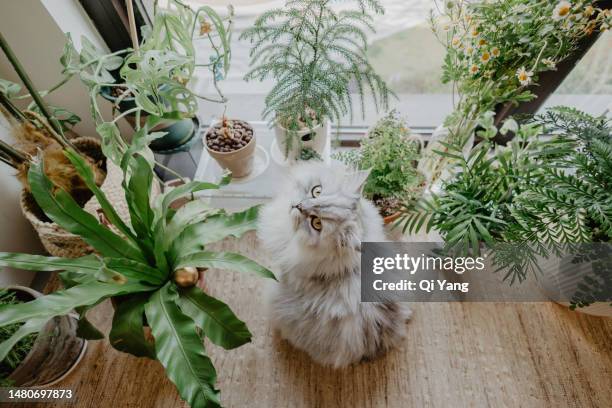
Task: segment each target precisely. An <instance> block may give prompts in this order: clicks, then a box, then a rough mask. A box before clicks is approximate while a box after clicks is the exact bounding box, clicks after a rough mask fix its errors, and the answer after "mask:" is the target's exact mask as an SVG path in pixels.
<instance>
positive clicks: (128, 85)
mask: <svg viewBox="0 0 612 408" xmlns="http://www.w3.org/2000/svg"><path fill="white" fill-rule="evenodd" d="M128 17H129V18H130V19H132V20H133V18H134V16H133V15H132V14H130V15H129V16H128ZM232 17H233V9H232V8H231V7H229V15H228V17H227V18H222V17H221V16H219V14H217V13H216V12H215V11H214V10H213V9H212V8H210V7H208V6H203V7H200V8H198V9H197V10H193V9H192V8H191V7H189V6H188V5H186V4H184V3H183V2H181V1H178V0H171V1H170V3H169V6H168V7H167V8H165V9H161V8H159V7H157V3H156V7H155V12H154V17H153V23H152V26H151V27H146V29H143V40H142V41H141V42H140V43H139V42H138V39H137V38H133V40H132V41H133V43H134V48H133V49H125V50H121V51H117V52H114V53H111V54H105V53H104V52H102V51H101V50H99V49H97V48H96V47H95V46H94V45H93V44H92V43H91V42H90V41H88V40H87V39H83V40H82V49H81V51H80V52H77V50H76V49H75V47H74V45H73V43H72V41H71V39H70V36H68V38H67V43H66V46H65V49H64V53H63V56H62V58H61V62H62V64H63V66H64V70H63V72H64V74H65V75H67V76H72V75H75V74H78V75H79V76H80V78H81V80H82V81H83V82H84V83H85V84H86V85H87V86H88V88H89V90H90V100H91V104H92V110H93V111H94V118H95V119H96V122H97V123H98V125H99V133H101V135H102V137H103V138H105V137H108V138H111V137H114V136H115V135H116V134H117V133H118V130H117V129H116V125H115V124H116V122H117V120H118V119H119V118H126V119H127V120H128V121H129V122H130V123H131V124H132V125H133V126H134V127H135V129H138V128H140V126H142V125H143V123H144V121H145V120H146V117H147V116H149V115H152V116H157V117H161V118H163V119H164V120H163V121H162V122H160V123H159V124H158V125H157V127H156V129H154V130H155V131H163V132H165V133H166V134H165V135H164V137H160V138H157V139H156V140H154V141H153V142H151V148H152V149H153V150H154V151H156V152H159V153H167V152H172V151H176V150H178V149H185V148H186V147H188V146H189V145H190V143H191V142H192V141H193V140H195V135H196V133H197V131H198V129H199V126H200V123H199V121H198V119H197V110H198V104H197V99H202V100H206V101H209V102H215V103H226V102H227V99H226V98H225V96H223V94H222V93H221V90H220V88H219V86H218V81H220V80H222V79H223V77H224V76H225V75H227V73H228V70H229V67H230V56H231V49H230V40H231V24H232ZM200 39H201V40H206V41H208V42H209V44H210V47H211V49H212V52H213V54H212V55H211V56H210V62H209V63H206V64H198V63H196V55H195V48H194V45H193V41H195V40H200ZM198 68H205V69H208V70H210V72H211V76H212V79H213V83H214V87H215V90H216V91H217V92H218V95H219V96H218V99H215V98H209V97H205V96H201V95H197V94H195V93H194V92H193V91H191V90H190V89H189V88H188V87H187V84H188V83H189V82H190V81H191V79H192V77H193V75H194V74H195V71H196V69H198ZM116 70H119V76H120V79H121V80H120V81H119V82H117V81H116V79H115V77H114V76H113V75H111V72H112V71H116ZM98 94H101V95H102V96H103V97H104V98H105V99H107V100H109V101H111V102H112V103H113V106H114V107H115V108H116V109H117V110H118V111H119V112H120V115H118V116H116V117H115V118H113V120H112V121H111V122H106V121H105V120H104V118H103V117H102V115H101V113H100V110H99V108H98V106H97V101H96V96H97V95H98Z"/></svg>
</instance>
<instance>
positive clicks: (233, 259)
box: [175, 251, 276, 280]
mask: <svg viewBox="0 0 612 408" xmlns="http://www.w3.org/2000/svg"><path fill="white" fill-rule="evenodd" d="M185 266H193V267H196V268H218V269H229V270H232V271H236V272H249V273H255V274H257V275H260V276H263V277H264V278H269V279H274V280H276V278H275V277H274V274H273V273H272V271H270V270H269V269H267V268H264V267H263V266H261V265H260V264H258V263H257V262H255V261H252V260H251V259H249V258H247V257H245V256H242V255H240V254H235V253H232V252H211V251H201V252H196V253H193V254H190V255H187V256H184V257H182V258H179V260H178V263H177V265H176V266H175V269H179V268H182V267H185Z"/></svg>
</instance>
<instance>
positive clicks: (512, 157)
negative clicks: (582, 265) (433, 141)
mask: <svg viewBox="0 0 612 408" xmlns="http://www.w3.org/2000/svg"><path fill="white" fill-rule="evenodd" d="M486 133H487V130H486V129H485V130H484V131H483V132H482V133H481V134H486ZM444 146H445V147H446V148H447V151H445V152H437V153H438V154H440V155H441V156H443V157H444V156H448V157H451V158H452V159H453V160H454V161H455V162H456V163H457V167H456V170H457V172H456V174H455V176H454V177H453V178H452V179H451V180H449V181H448V182H446V183H445V184H444V185H443V191H442V193H440V194H433V195H432V197H430V198H424V199H422V200H420V201H419V202H418V203H416V204H415V205H414V206H413V207H411V208H406V209H405V214H404V216H403V219H402V221H401V222H402V223H403V225H404V231H410V232H418V231H420V230H421V228H422V227H423V226H425V227H426V230H427V231H429V230H431V229H435V230H437V231H439V232H440V233H441V235H442V237H443V238H444V240H445V242H446V249H447V250H448V251H454V252H455V253H460V254H467V253H472V254H478V253H479V252H480V245H481V244H482V243H486V244H488V245H490V247H492V248H494V251H493V253H492V254H493V262H494V264H495V265H496V267H498V270H500V271H501V270H504V271H505V279H508V280H509V281H510V282H511V283H513V282H514V281H516V280H518V281H522V280H524V279H525V278H526V277H527V275H528V274H532V273H537V272H538V271H539V270H540V268H539V266H538V262H539V261H540V259H541V257H544V258H549V257H550V256H557V257H568V256H575V255H576V254H581V253H584V252H585V251H586V250H585V247H584V246H583V245H582V244H588V243H597V242H604V243H609V242H610V240H611V239H612V126H611V125H610V120H609V119H607V118H606V117H604V116H602V117H592V116H590V115H587V114H585V113H583V112H580V111H578V110H575V109H572V108H566V107H558V108H553V109H550V110H548V111H547V112H546V113H544V114H542V115H538V116H536V117H534V118H532V119H531V120H530V121H529V122H527V123H524V124H523V125H522V126H520V128H518V129H517V136H516V138H515V139H514V140H513V141H512V142H510V143H509V145H508V146H506V147H501V146H494V145H493V144H492V143H491V142H489V141H486V140H485V141H484V142H482V143H480V144H479V145H477V146H476V147H474V148H473V149H472V151H471V152H470V154H469V155H468V157H467V158H465V157H463V154H462V149H461V146H459V145H453V144H446V143H445V144H444ZM493 147H494V150H492V148H493ZM605 248H606V247H604V251H605ZM607 248H608V249H607V250H608V251H609V246H608V247H607ZM591 249H592V248H591ZM599 252H602V250H600V251H599ZM604 255H605V256H607V258H606V257H605V256H604V258H602V257H601V256H600V257H599V258H598V257H597V256H595V257H591V258H592V259H590V260H591V261H593V259H594V260H595V261H594V263H593V265H594V267H593V270H594V273H595V274H596V275H597V276H598V277H593V276H587V277H585V281H584V282H582V283H581V284H580V285H579V287H578V288H579V291H578V292H577V293H576V295H575V296H574V298H573V307H578V306H586V305H588V304H590V303H591V302H592V301H593V300H594V299H600V300H601V299H603V298H606V297H605V296H608V295H609V294H610V292H611V289H612V283H611V282H610V269H609V266H608V267H607V269H606V267H605V262H604V261H602V259H603V260H607V261H606V262H608V263H609V253H608V255H606V254H604ZM576 259H577V260H576V262H578V261H579V260H578V258H576ZM595 294H598V295H597V296H595ZM606 294H608V295H606ZM607 298H611V299H612V295H609V296H608V297H607Z"/></svg>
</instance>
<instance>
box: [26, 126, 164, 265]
mask: <svg viewBox="0 0 612 408" xmlns="http://www.w3.org/2000/svg"><path fill="white" fill-rule="evenodd" d="M73 143H74V144H75V145H76V146H77V147H78V148H79V150H80V151H81V152H83V153H84V154H85V155H87V156H89V157H91V158H93V159H94V160H95V161H99V160H100V159H101V158H103V157H104V156H103V155H102V149H101V146H100V142H99V141H98V140H97V139H94V138H89V137H80V138H78V139H74V140H73ZM122 181H123V173H122V171H121V169H120V168H119V167H118V166H116V165H115V164H113V163H112V162H111V161H110V160H107V161H106V178H105V179H104V182H103V183H102V186H101V187H100V189H101V190H102V191H103V192H104V194H105V195H106V197H107V198H108V201H109V202H110V203H111V204H112V205H113V207H114V208H115V210H116V211H117V214H119V216H120V217H121V218H122V219H123V220H124V221H125V222H126V223H129V219H130V216H129V210H128V205H127V202H126V200H125V195H124V192H123V188H122V186H121V183H122ZM154 190H155V189H154ZM99 208H100V204H99V203H98V200H97V199H96V197H95V196H93V197H92V198H91V199H90V200H89V201H88V202H87V203H86V204H85V211H87V212H88V213H90V214H92V215H93V216H94V217H96V219H98V220H100V217H101V215H100V214H99V213H98V209H99ZM21 211H22V212H23V215H24V216H25V217H26V218H27V219H28V221H29V222H30V223H31V224H32V226H33V227H34V229H35V230H36V233H37V234H38V236H39V238H40V240H41V241H42V244H43V246H44V247H45V249H46V250H47V252H49V254H51V255H53V256H60V257H65V258H78V257H81V256H84V255H87V254H90V253H92V252H94V250H93V248H91V247H90V246H89V245H88V244H87V243H85V241H83V240H82V239H81V238H80V237H79V236H77V235H74V234H72V233H70V232H68V231H66V230H65V229H63V228H62V227H60V226H59V225H57V224H56V223H54V222H49V221H44V220H43V219H41V215H42V214H41V212H40V211H41V210H40V208H39V207H38V205H36V203H35V201H34V197H33V196H32V194H31V193H29V192H28V191H26V190H25V189H24V190H23V191H22V192H21ZM128 225H129V224H128Z"/></svg>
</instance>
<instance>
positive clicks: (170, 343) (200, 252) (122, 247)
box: [0, 117, 274, 407]
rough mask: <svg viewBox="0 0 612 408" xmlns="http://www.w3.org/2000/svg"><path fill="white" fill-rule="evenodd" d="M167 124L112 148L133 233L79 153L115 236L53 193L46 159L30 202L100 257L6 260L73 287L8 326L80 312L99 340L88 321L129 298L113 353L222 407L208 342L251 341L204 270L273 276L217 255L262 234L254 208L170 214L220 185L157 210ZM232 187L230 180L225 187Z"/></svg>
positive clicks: (194, 401) (10, 311) (6, 311)
mask: <svg viewBox="0 0 612 408" xmlns="http://www.w3.org/2000/svg"><path fill="white" fill-rule="evenodd" d="M159 121H160V119H159V118H154V117H149V118H148V119H147V121H146V123H145V124H144V126H143V127H142V128H141V129H140V130H139V131H138V132H136V134H135V135H134V137H133V141H132V143H131V144H130V145H129V146H128V147H127V148H123V147H122V146H115V147H114V148H113V149H111V151H112V152H115V153H119V156H117V157H114V160H115V162H116V164H118V165H119V166H120V168H121V169H122V170H123V187H124V192H125V197H126V199H127V202H128V206H129V209H130V223H129V224H128V223H126V222H124V221H123V220H122V219H121V217H120V216H119V215H118V214H117V212H116V210H115V209H114V208H113V206H112V205H111V203H110V202H109V200H108V198H107V197H106V196H105V194H104V193H103V192H102V191H101V190H100V189H99V188H98V186H97V185H96V183H95V182H94V179H93V174H92V172H91V171H90V169H89V167H88V166H87V165H86V163H85V161H84V160H83V158H82V157H81V156H80V155H79V154H77V152H76V151H74V150H72V149H68V150H67V151H66V155H67V157H68V159H69V160H70V161H71V163H73V165H74V166H75V167H76V168H77V170H78V172H79V175H80V176H81V177H82V178H83V180H84V181H85V182H86V183H87V186H88V187H89V188H90V189H91V190H92V192H93V194H94V195H95V196H96V197H97V199H98V200H99V202H100V204H101V205H102V209H103V212H104V215H105V217H106V219H107V220H108V222H109V224H110V225H112V226H113V228H112V229H111V228H109V227H107V226H106V225H104V224H102V223H100V222H99V221H98V220H97V219H96V218H95V217H93V216H91V215H90V214H88V213H86V212H85V211H83V210H82V209H81V208H80V207H79V206H78V205H77V204H76V203H75V201H74V200H73V199H72V198H71V197H70V196H69V195H68V194H67V193H66V192H65V191H63V190H61V189H55V188H54V187H53V185H52V183H51V181H50V180H49V178H48V177H47V176H46V175H45V173H44V171H43V167H44V161H43V160H41V159H39V160H38V161H37V162H36V163H34V164H33V165H31V166H30V170H29V172H28V179H29V182H30V185H31V188H32V193H33V195H34V198H35V199H36V201H37V202H38V204H39V205H40V207H41V208H42V209H43V211H45V214H47V216H48V217H49V218H51V219H52V220H53V221H55V222H57V223H58V224H59V225H62V226H63V227H64V228H66V229H67V230H68V231H70V232H72V233H74V234H78V235H79V236H81V237H82V239H83V240H84V241H86V242H87V243H88V244H89V245H91V246H92V247H93V248H94V249H95V250H96V253H95V254H92V255H88V256H84V257H80V258H76V259H65V258H57V257H44V256H34V255H26V254H14V253H0V266H11V267H15V268H22V269H29V270H35V271H60V270H61V271H63V272H61V273H60V277H61V278H62V281H63V282H64V285H65V286H66V289H64V290H60V291H58V292H55V293H52V294H49V295H46V296H43V297H41V298H38V299H35V300H33V301H31V302H27V303H20V304H14V305H6V306H3V307H2V308H1V309H0V327H5V326H7V325H11V324H15V323H20V322H27V324H29V326H28V327H29V329H30V333H32V332H36V331H38V330H40V329H41V328H42V327H43V325H44V324H45V323H46V321H47V320H48V319H50V318H53V317H55V316H62V315H66V314H68V313H70V312H71V311H72V310H73V309H76V310H78V311H79V313H80V315H81V318H80V324H82V327H83V328H84V330H82V331H81V334H82V335H84V336H86V337H89V338H101V337H103V334H102V333H100V332H99V331H98V330H97V329H95V327H93V326H92V325H91V323H89V322H87V320H86V316H85V314H86V312H87V310H88V309H89V308H91V307H93V306H94V305H96V304H97V303H99V302H100V301H102V300H104V299H108V298H112V299H121V301H120V302H118V303H117V307H116V310H115V313H114V317H113V327H112V329H111V331H110V333H109V340H110V342H111V344H112V345H113V346H114V347H115V348H117V349H118V350H120V351H124V352H128V353H131V354H133V355H136V356H139V357H148V358H153V359H157V360H158V361H159V362H160V363H161V364H162V365H163V366H164V367H165V369H166V374H167V375H168V377H169V378H170V380H171V381H172V382H173V383H174V384H175V385H176V386H177V388H178V391H179V393H180V395H181V397H182V398H183V399H184V400H186V401H187V402H188V403H189V405H191V406H193V407H204V406H207V407H208V406H219V405H220V401H219V391H218V390H216V389H215V381H216V372H215V368H214V366H213V364H212V361H211V360H210V358H209V357H208V356H207V355H206V350H205V348H204V344H203V339H204V337H207V338H208V339H209V340H210V341H212V342H213V343H215V344H217V345H219V346H221V347H224V348H226V349H232V348H235V347H238V346H240V345H242V344H244V343H247V342H248V341H250V338H251V334H250V332H249V331H248V329H247V327H246V325H245V324H244V322H242V321H241V320H239V319H238V317H236V315H235V314H234V313H233V312H232V311H231V309H230V308H229V307H228V306H227V305H226V304H225V303H223V302H222V301H220V300H218V299H215V298H213V297H211V296H209V295H207V294H206V293H205V292H203V291H202V290H201V289H200V288H198V287H197V286H195V283H196V282H197V279H198V271H197V268H223V269H230V270H235V271H238V272H251V273H255V274H258V275H260V276H263V277H266V278H271V279H274V275H273V274H272V272H270V271H269V270H268V269H266V268H264V267H262V266H260V265H258V264H257V263H255V262H254V261H252V260H250V259H248V258H246V257H244V256H242V255H240V254H236V253H228V252H215V251H212V250H210V249H209V244H211V243H213V242H216V241H219V240H221V239H223V238H225V237H227V236H230V235H231V236H236V237H237V236H240V235H242V234H243V233H244V232H246V231H248V230H252V229H254V228H255V221H256V217H257V209H256V208H251V209H249V210H246V211H244V212H240V213H234V214H227V213H225V212H224V211H222V210H213V209H211V208H210V207H209V206H208V205H207V204H206V203H204V202H202V201H197V200H196V201H190V202H188V203H187V204H185V205H183V206H182V207H181V208H179V209H178V210H177V209H174V208H172V206H171V205H172V204H173V203H174V202H175V201H177V200H180V199H182V198H185V197H189V196H190V195H191V194H192V193H194V192H197V191H200V190H204V189H214V188H218V187H219V186H218V185H216V184H213V183H207V182H190V183H187V184H184V185H181V186H179V187H176V188H175V189H172V190H170V191H168V192H166V193H164V194H162V195H161V196H159V197H158V198H157V199H156V200H154V203H151V201H152V200H151V199H150V198H151V197H150V193H151V186H152V181H153V177H154V176H153V165H154V163H153V162H152V160H151V158H150V157H151V155H150V150H149V148H148V143H149V142H150V141H151V139H153V138H154V137H159V135H156V134H151V133H150V130H151V129H152V128H153V127H154V126H156V125H157V124H158V122H159ZM109 160H113V159H111V158H109ZM226 182H228V180H227V179H224V180H223V181H222V184H223V183H226ZM130 224H131V225H130ZM211 317H214V318H211ZM145 324H146V325H148V326H149V327H150V329H151V332H152V334H153V338H154V341H153V342H152V341H150V340H148V339H147V338H146V337H145V335H144V331H143V325H145ZM2 346H3V347H7V345H6V344H3V345H2Z"/></svg>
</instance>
